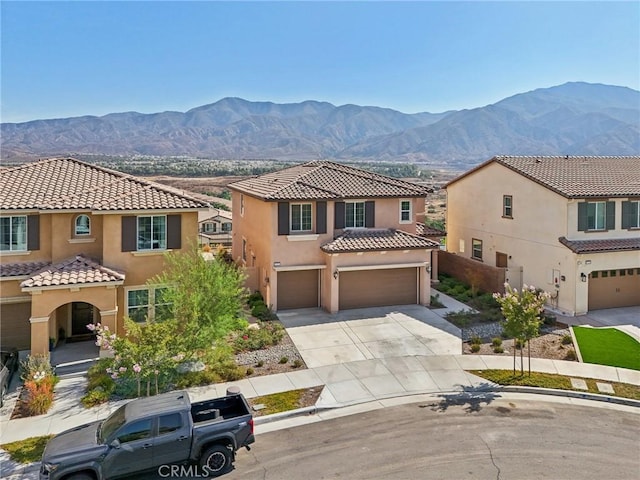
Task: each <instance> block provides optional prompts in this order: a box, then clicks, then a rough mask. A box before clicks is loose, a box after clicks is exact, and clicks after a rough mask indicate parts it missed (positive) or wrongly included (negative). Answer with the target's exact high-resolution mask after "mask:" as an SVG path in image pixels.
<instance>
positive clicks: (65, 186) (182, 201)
mask: <svg viewBox="0 0 640 480" xmlns="http://www.w3.org/2000/svg"><path fill="white" fill-rule="evenodd" d="M207 206H208V204H207V203H205V202H203V201H200V200H197V199H195V198H191V197H190V196H188V195H185V194H180V193H178V192H176V191H174V190H171V189H169V188H167V187H164V186H163V185H159V184H156V183H152V182H147V181H145V180H142V179H139V178H136V177H134V176H132V175H127V174H124V173H121V172H117V171H115V170H109V169H106V168H102V167H98V166H96V165H91V164H88V163H85V162H81V161H79V160H75V159H72V158H53V159H49V160H40V161H38V162H32V163H28V164H25V165H22V166H19V167H15V168H9V169H5V170H1V171H0V209H3V210H10V209H11V210H26V209H38V210H61V209H90V210H99V211H100V210H101V211H110V210H115V211H120V210H150V209H195V208H206V207H207Z"/></svg>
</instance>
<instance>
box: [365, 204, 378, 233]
mask: <svg viewBox="0 0 640 480" xmlns="http://www.w3.org/2000/svg"><path fill="white" fill-rule="evenodd" d="M364 226H365V227H367V228H373V227H375V226H376V202H374V201H368V202H364Z"/></svg>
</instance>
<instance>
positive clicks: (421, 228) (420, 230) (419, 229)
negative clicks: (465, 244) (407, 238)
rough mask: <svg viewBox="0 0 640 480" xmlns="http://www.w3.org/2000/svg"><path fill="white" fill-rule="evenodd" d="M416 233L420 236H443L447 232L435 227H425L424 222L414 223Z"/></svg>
mask: <svg viewBox="0 0 640 480" xmlns="http://www.w3.org/2000/svg"><path fill="white" fill-rule="evenodd" d="M416 234H417V235H420V236H421V237H427V238H429V237H445V236H446V235H447V232H445V231H444V230H440V229H437V228H432V227H427V226H426V225H425V224H424V223H416Z"/></svg>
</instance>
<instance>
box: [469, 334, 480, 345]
mask: <svg viewBox="0 0 640 480" xmlns="http://www.w3.org/2000/svg"><path fill="white" fill-rule="evenodd" d="M480 344H482V339H481V338H480V337H479V336H478V335H473V336H472V337H471V345H480Z"/></svg>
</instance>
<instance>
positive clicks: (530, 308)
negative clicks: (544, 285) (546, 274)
mask: <svg viewBox="0 0 640 480" xmlns="http://www.w3.org/2000/svg"><path fill="white" fill-rule="evenodd" d="M504 287H505V293H504V294H500V293H494V294H493V298H495V299H496V301H497V302H498V303H499V304H500V309H501V311H502V315H503V316H504V322H503V323H502V328H503V330H504V332H505V333H506V334H507V335H508V336H510V337H511V338H513V339H514V349H513V373H514V374H515V373H516V349H515V343H516V342H517V341H519V342H520V372H521V373H524V365H523V362H522V349H523V347H524V344H525V343H527V344H528V347H529V375H531V344H530V343H529V342H530V340H531V339H532V338H535V337H537V336H538V335H539V332H540V325H541V324H542V313H543V312H544V304H545V302H546V301H547V299H548V298H549V294H548V293H547V292H544V291H542V290H537V289H536V288H535V287H534V286H527V285H523V288H522V290H521V291H520V292H519V291H518V289H517V288H512V287H511V286H510V285H509V284H508V283H505V284H504Z"/></svg>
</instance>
